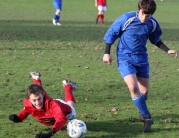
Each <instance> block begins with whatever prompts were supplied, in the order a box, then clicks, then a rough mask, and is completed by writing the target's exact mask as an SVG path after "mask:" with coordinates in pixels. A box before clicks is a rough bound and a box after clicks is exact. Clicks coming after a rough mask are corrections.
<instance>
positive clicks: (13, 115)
mask: <svg viewBox="0 0 179 138" xmlns="http://www.w3.org/2000/svg"><path fill="white" fill-rule="evenodd" d="M9 120H11V121H13V122H14V123H19V122H22V121H21V119H20V118H19V117H18V116H17V115H16V114H12V115H9Z"/></svg>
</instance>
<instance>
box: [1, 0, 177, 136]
mask: <svg viewBox="0 0 179 138" xmlns="http://www.w3.org/2000/svg"><path fill="white" fill-rule="evenodd" d="M63 2H64V3H63V11H62V14H61V23H62V24H63V25H62V26H60V27H58V26H53V25H52V18H53V14H54V8H53V5H52V1H45V0H44V1H42V0H39V1H36V0H31V1H23V0H16V1H12V0H1V4H0V13H1V16H0V55H1V58H0V64H1V66H0V78H1V81H0V105H1V106H0V130H1V136H0V137H2V138H9V137H11V138H24V137H26V138H34V136H35V134H37V133H39V132H44V133H45V132H48V130H49V129H50V127H45V126H43V125H42V124H39V123H38V122H36V120H35V119H34V118H32V117H31V116H29V117H28V119H26V120H25V121H24V122H23V123H18V124H14V123H12V122H10V121H9V119H8V116H9V115H10V114H13V113H18V111H19V110H20V109H22V108H23V106H22V101H23V99H24V98H25V97H26V93H25V89H26V88H27V87H28V86H29V85H30V84H31V83H32V80H31V77H30V75H29V72H30V71H32V70H39V71H40V72H41V74H42V77H41V78H42V81H43V86H44V88H45V90H46V91H47V93H48V94H49V95H50V96H51V97H52V98H62V99H63V97H64V94H63V87H62V85H61V81H62V80H63V79H69V80H73V81H76V82H77V83H78V85H79V89H78V90H77V91H75V93H74V95H75V97H76V100H77V104H76V111H77V118H78V119H81V120H84V121H85V123H86V125H87V128H88V132H87V134H86V138H120V137H137V138H150V137H152V138H168V137H170V138H178V137H179V131H178V130H179V110H178V108H179V101H178V91H179V89H178V86H179V78H178V75H179V64H178V62H179V61H178V59H175V58H174V56H172V55H167V54H165V53H164V52H162V51H161V50H160V49H157V48H156V47H155V46H153V45H151V44H150V43H147V48H148V53H149V60H150V65H151V72H150V76H151V81H150V94H149V99H148V100H147V104H148V108H149V109H150V112H151V114H152V116H153V119H154V121H155V122H154V124H153V125H152V129H151V133H147V134H144V133H141V128H142V126H143V124H142V123H141V122H140V120H139V118H138V113H137V110H136V108H135V106H134V105H133V103H132V101H131V98H130V95H129V92H128V89H127V87H126V85H125V83H124V82H123V80H122V79H121V77H120V75H119V72H118V71H117V69H116V62H115V48H116V43H115V45H114V46H113V47H112V52H111V54H112V57H113V63H112V65H110V66H108V65H107V64H104V63H103V62H102V57H103V53H104V46H105V44H104V42H103V36H104V34H105V32H106V31H107V29H108V28H109V26H110V25H111V23H112V22H113V21H114V20H115V19H116V18H117V17H118V16H120V15H121V14H122V13H124V12H127V11H134V10H136V9H137V2H138V1H137V0H108V11H107V12H106V13H105V24H104V25H100V24H95V23H94V19H95V16H96V14H97V9H96V8H95V7H94V0H91V1H90V0H76V1H75V0H71V1H68V0H64V1H63ZM156 3H157V6H158V7H157V8H158V9H157V11H156V13H155V14H154V17H156V18H157V19H158V22H159V23H160V25H161V28H162V29H163V35H162V40H163V41H164V42H165V43H166V44H167V46H168V47H170V48H171V49H175V50H178V51H179V47H178V46H179V18H178V13H179V8H178V5H179V1H178V0H163V1H162V2H161V1H160V0H156ZM113 109H114V110H115V111H112V110H113ZM67 137H68V136H67V134H66V126H65V127H64V128H63V129H62V130H61V131H60V132H58V133H57V134H55V136H54V138H67Z"/></svg>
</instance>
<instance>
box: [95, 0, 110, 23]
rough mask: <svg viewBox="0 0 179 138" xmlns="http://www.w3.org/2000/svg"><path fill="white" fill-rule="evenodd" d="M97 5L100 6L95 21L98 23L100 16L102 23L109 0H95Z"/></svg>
mask: <svg viewBox="0 0 179 138" xmlns="http://www.w3.org/2000/svg"><path fill="white" fill-rule="evenodd" d="M95 7H97V8H98V13H97V15H96V20H95V23H96V24H97V23H98V19H99V18H100V23H101V24H104V12H105V11H106V10H107V0H95Z"/></svg>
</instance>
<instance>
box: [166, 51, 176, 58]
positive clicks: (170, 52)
mask: <svg viewBox="0 0 179 138" xmlns="http://www.w3.org/2000/svg"><path fill="white" fill-rule="evenodd" d="M168 54H175V58H178V52H177V51H176V50H168Z"/></svg>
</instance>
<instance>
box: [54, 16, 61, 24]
mask: <svg viewBox="0 0 179 138" xmlns="http://www.w3.org/2000/svg"><path fill="white" fill-rule="evenodd" d="M54 19H55V20H56V22H57V23H59V22H60V15H57V14H54Z"/></svg>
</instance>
